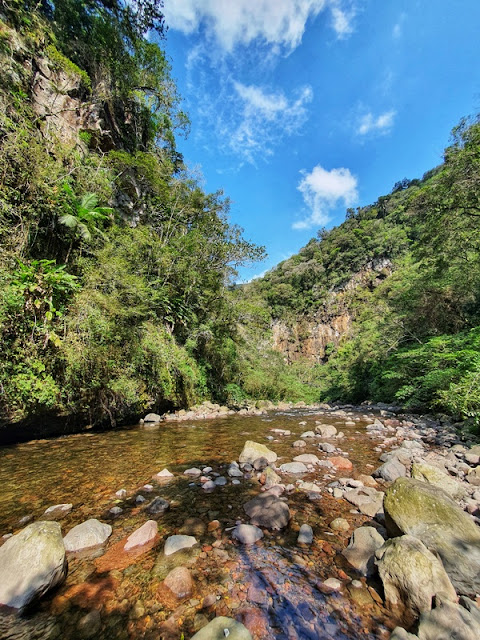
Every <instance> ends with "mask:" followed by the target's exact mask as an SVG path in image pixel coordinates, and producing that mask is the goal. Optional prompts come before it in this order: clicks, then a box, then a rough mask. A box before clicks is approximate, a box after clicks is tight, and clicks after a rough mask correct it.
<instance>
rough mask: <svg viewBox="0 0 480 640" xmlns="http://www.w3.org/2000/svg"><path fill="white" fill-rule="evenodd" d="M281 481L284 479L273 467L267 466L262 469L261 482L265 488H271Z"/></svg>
mask: <svg viewBox="0 0 480 640" xmlns="http://www.w3.org/2000/svg"><path fill="white" fill-rule="evenodd" d="M281 482H282V479H281V478H280V476H279V475H278V474H277V473H275V471H274V470H273V469H272V467H267V468H266V469H265V470H264V471H262V475H261V476H260V483H261V484H263V486H264V487H265V489H267V490H268V489H271V488H272V487H274V486H275V485H277V484H280V483H281Z"/></svg>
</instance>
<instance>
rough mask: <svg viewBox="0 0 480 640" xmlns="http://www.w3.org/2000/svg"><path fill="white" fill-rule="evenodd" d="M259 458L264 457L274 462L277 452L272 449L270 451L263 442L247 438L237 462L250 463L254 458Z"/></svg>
mask: <svg viewBox="0 0 480 640" xmlns="http://www.w3.org/2000/svg"><path fill="white" fill-rule="evenodd" d="M259 458H265V459H266V460H267V461H268V462H275V461H276V459H277V454H276V453H275V452H274V451H271V450H270V449H269V448H268V447H266V446H265V445H264V444H259V443H258V442H253V440H247V442H245V445H244V447H243V450H242V453H241V454H240V457H239V458H238V460H239V462H241V463H243V462H249V463H250V464H253V463H254V462H255V460H258V459H259Z"/></svg>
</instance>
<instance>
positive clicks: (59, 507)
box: [42, 504, 73, 520]
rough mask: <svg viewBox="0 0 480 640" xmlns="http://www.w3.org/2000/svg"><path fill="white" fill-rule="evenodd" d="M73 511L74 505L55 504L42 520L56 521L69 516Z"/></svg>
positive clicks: (49, 508)
mask: <svg viewBox="0 0 480 640" xmlns="http://www.w3.org/2000/svg"><path fill="white" fill-rule="evenodd" d="M72 509H73V504H54V505H53V506H52V507H48V509H46V511H45V512H44V514H43V516H42V520H55V519H56V518H63V517H64V516H66V515H68V514H69V513H70V511H71V510H72Z"/></svg>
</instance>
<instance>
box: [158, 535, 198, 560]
mask: <svg viewBox="0 0 480 640" xmlns="http://www.w3.org/2000/svg"><path fill="white" fill-rule="evenodd" d="M196 544H197V540H196V539H195V538H194V537H193V536H184V535H177V536H170V537H169V538H167V540H166V542H165V547H164V553H165V555H166V556H170V555H172V553H176V552H177V551H180V550H181V549H188V548H189V547H193V546H194V545H196Z"/></svg>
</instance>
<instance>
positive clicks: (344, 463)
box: [329, 456, 353, 471]
mask: <svg viewBox="0 0 480 640" xmlns="http://www.w3.org/2000/svg"><path fill="white" fill-rule="evenodd" d="M329 460H330V462H331V463H332V464H333V466H334V467H335V468H336V469H337V470H342V471H351V470H352V469H353V464H352V463H351V462H350V460H349V459H348V458H343V457H341V456H334V457H333V458H329Z"/></svg>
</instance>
